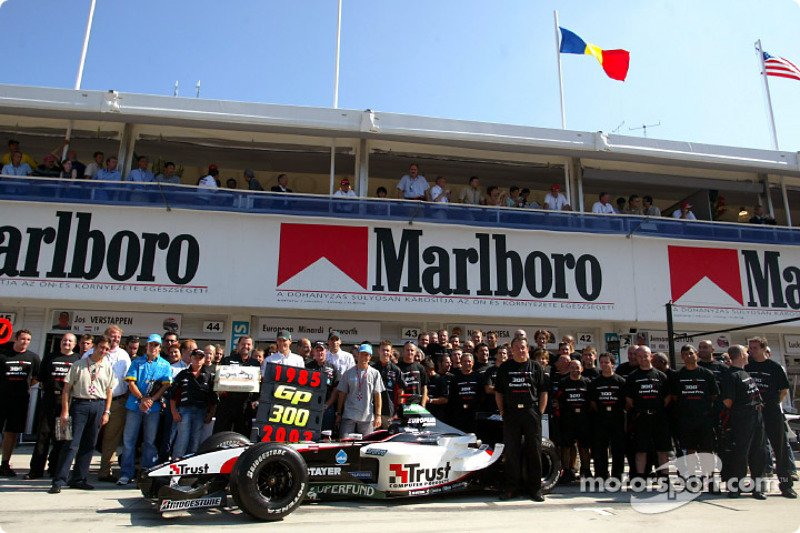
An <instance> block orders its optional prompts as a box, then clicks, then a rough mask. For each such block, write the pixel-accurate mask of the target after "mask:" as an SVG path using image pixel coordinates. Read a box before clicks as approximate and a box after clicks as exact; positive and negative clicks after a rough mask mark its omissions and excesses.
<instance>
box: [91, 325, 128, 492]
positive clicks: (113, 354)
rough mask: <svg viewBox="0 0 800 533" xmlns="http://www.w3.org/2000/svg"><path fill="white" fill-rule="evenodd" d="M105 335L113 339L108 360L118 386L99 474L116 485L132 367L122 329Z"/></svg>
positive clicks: (114, 392) (109, 328)
mask: <svg viewBox="0 0 800 533" xmlns="http://www.w3.org/2000/svg"><path fill="white" fill-rule="evenodd" d="M103 334H104V335H105V336H106V337H108V338H109V339H111V351H109V352H108V355H107V356H106V359H107V361H108V363H109V364H110V365H111V368H112V369H113V371H114V377H115V378H116V385H115V386H114V389H113V390H112V392H111V394H112V396H113V399H112V400H111V409H110V411H111V414H110V415H109V417H108V424H106V425H105V430H104V432H103V447H102V450H101V456H100V471H99V472H98V478H97V479H98V480H99V481H108V482H110V483H116V482H117V478H116V477H115V476H114V475H113V474H112V473H111V464H112V458H113V457H114V453H116V451H117V446H119V441H120V440H122V431H123V430H124V429H125V418H126V417H125V413H126V409H125V402H126V401H127V400H128V382H126V381H125V376H126V375H127V373H128V368H129V367H130V366H131V357H130V356H129V355H128V352H126V351H125V350H124V349H123V348H122V346H120V345H119V343H120V341H122V329H121V328H119V327H118V326H109V327H108V328H106V330H105V332H103ZM92 353H94V348H92V349H90V350H89V351H87V352H86V353H85V354H83V357H82V359H86V358H87V357H89V356H90V355H92Z"/></svg>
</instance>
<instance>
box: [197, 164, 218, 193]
mask: <svg viewBox="0 0 800 533" xmlns="http://www.w3.org/2000/svg"><path fill="white" fill-rule="evenodd" d="M217 176H219V170H217V166H216V165H211V166H210V167H208V174H207V175H206V176H203V177H202V178H200V179H199V180H198V181H197V186H198V187H204V188H206V189H218V188H219V182H217Z"/></svg>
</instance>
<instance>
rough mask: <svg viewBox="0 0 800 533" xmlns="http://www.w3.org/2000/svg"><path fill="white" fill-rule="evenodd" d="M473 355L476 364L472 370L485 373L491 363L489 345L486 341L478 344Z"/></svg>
mask: <svg viewBox="0 0 800 533" xmlns="http://www.w3.org/2000/svg"><path fill="white" fill-rule="evenodd" d="M473 357H474V365H473V369H472V370H473V371H474V372H476V373H478V374H482V373H484V372H485V371H486V369H487V368H489V367H490V365H491V361H490V360H489V345H488V344H486V343H484V342H480V343H478V344H476V345H475V351H474V352H473Z"/></svg>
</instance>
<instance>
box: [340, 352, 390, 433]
mask: <svg viewBox="0 0 800 533" xmlns="http://www.w3.org/2000/svg"><path fill="white" fill-rule="evenodd" d="M370 359H372V346H371V345H369V344H362V345H361V346H359V347H358V362H357V363H356V366H354V367H352V368H350V369H348V370H347V372H345V373H344V375H342V379H341V381H340V382H339V387H338V388H337V390H338V391H339V395H338V408H337V411H336V421H337V422H338V423H339V424H340V425H339V435H341V436H342V437H346V436H347V435H349V434H351V433H361V434H362V435H367V434H369V433H372V431H373V430H374V429H378V428H380V427H381V406H382V403H381V393H382V392H383V390H384V387H383V380H382V379H381V375H380V373H379V372H378V371H377V370H375V369H374V368H372V367H371V366H369V362H370Z"/></svg>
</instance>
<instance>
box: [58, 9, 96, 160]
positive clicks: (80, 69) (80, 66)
mask: <svg viewBox="0 0 800 533" xmlns="http://www.w3.org/2000/svg"><path fill="white" fill-rule="evenodd" d="M96 6H97V0H92V3H91V6H90V7H89V18H88V19H86V32H85V33H84V34H83V48H82V49H81V60H80V63H79V64H78V76H77V77H76V78H75V90H76V91H80V90H81V83H82V82H83V67H84V65H85V64H86V52H87V51H88V49H89V36H90V35H91V34H92V21H93V20H94V9H95V7H96ZM70 137H72V121H71V120H70V121H69V123H67V137H66V138H67V141H69V140H70ZM68 150H69V144H65V145H64V152H63V153H62V154H61V159H62V160H64V159H66V157H67V151H68Z"/></svg>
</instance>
